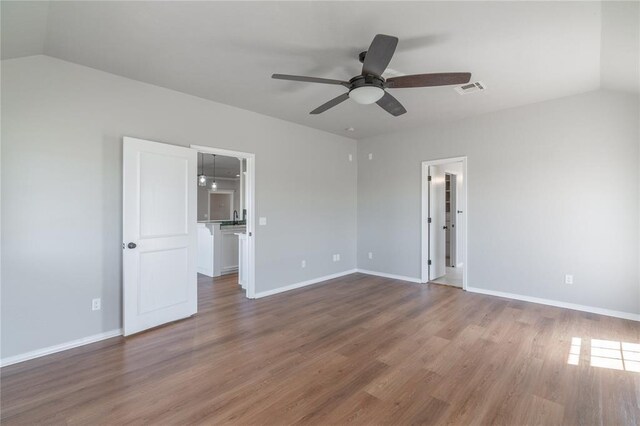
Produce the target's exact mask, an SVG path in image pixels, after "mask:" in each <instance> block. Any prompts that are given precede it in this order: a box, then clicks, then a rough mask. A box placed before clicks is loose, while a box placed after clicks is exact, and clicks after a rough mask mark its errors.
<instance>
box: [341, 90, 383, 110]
mask: <svg viewBox="0 0 640 426" xmlns="http://www.w3.org/2000/svg"><path fill="white" fill-rule="evenodd" d="M383 96H384V90H383V89H381V88H380V87H376V86H360V87H356V88H355V89H352V90H351V91H350V92H349V97H350V98H351V99H353V101H354V102H356V103H358V104H361V105H369V104H374V103H376V102H378V101H379V100H380V98H382V97H383Z"/></svg>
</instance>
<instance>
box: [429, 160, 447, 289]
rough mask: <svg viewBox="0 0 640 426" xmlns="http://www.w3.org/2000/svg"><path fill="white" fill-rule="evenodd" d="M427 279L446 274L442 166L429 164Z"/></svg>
mask: <svg viewBox="0 0 640 426" xmlns="http://www.w3.org/2000/svg"><path fill="white" fill-rule="evenodd" d="M429 176H430V177H431V180H430V182H429V217H430V218H431V222H430V223H429V261H430V264H429V279H430V280H433V279H436V278H438V277H441V276H443V275H444V274H446V271H447V269H446V264H445V263H446V259H445V250H446V248H445V237H446V235H445V228H444V227H445V179H444V167H443V166H429Z"/></svg>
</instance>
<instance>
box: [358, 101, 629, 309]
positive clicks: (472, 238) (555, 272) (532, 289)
mask: <svg viewBox="0 0 640 426" xmlns="http://www.w3.org/2000/svg"><path fill="white" fill-rule="evenodd" d="M470 96H471V95H470ZM480 96H482V95H480ZM639 139H640V135H639V107H638V95H637V94H636V95H630V94H625V93H616V92H609V91H597V92H591V93H587V94H583V95H578V96H572V97H568V98H563V99H557V100H553V101H548V102H543V103H538V104H534V105H529V106H524V107H519V108H513V109H509V110H505V111H501V112H496V113H492V114H487V115H484V116H478V117H474V118H470V119H466V120H462V121H457V122H451V123H443V124H440V125H437V126H432V127H426V128H423V129H418V130H411V131H407V132H403V133H394V134H393V135H385V136H377V137H372V138H369V139H365V140H361V141H359V142H358V267H359V268H362V269H368V270H375V271H380V272H384V273H388V274H397V275H403V276H409V277H415V278H418V277H420V163H421V161H423V160H434V159H441V158H449V157H459V156H468V170H467V176H466V178H467V183H468V187H467V188H468V205H467V208H466V214H467V216H468V229H467V232H468V258H467V259H465V262H466V263H467V265H468V275H469V276H468V279H469V281H468V283H469V286H471V287H479V288H483V289H489V290H494V291H501V292H507V293H513V294H519V295H525V296H534V297H539V298H546V299H552V300H556V301H563V302H570V303H575V304H580V305H586V306H592V307H600V308H605V309H611V310H617V311H622V312H627V313H635V314H637V313H640V283H639V277H638V273H639V270H638V256H639V248H638V243H639V242H638V232H639V229H638V226H639V224H638V217H639V216H640V211H639V206H638V204H639V193H640V188H639V172H638V169H639V166H640V162H639ZM369 153H373V160H368V155H369ZM370 251H372V252H374V258H373V259H372V260H370V259H368V257H367V253H368V252H370ZM565 274H573V275H574V282H575V283H574V284H573V285H565V284H564V275H565Z"/></svg>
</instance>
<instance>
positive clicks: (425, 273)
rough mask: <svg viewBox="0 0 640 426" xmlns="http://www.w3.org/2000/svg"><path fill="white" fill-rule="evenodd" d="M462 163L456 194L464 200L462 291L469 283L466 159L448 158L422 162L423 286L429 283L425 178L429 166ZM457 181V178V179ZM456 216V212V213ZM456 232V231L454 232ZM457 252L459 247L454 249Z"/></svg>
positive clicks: (421, 256) (427, 190)
mask: <svg viewBox="0 0 640 426" xmlns="http://www.w3.org/2000/svg"><path fill="white" fill-rule="evenodd" d="M457 162H462V194H457V196H458V197H459V198H458V199H459V200H460V199H462V200H464V203H463V204H464V206H465V207H464V208H465V210H466V211H465V212H463V215H464V216H463V218H462V221H463V222H464V235H463V243H464V250H463V253H464V262H463V264H462V289H463V290H466V289H467V287H468V282H469V273H468V269H469V268H468V265H469V249H468V247H469V244H468V239H469V237H468V236H469V226H468V223H469V220H468V218H469V205H468V203H467V186H468V182H469V178H468V177H467V157H466V156H464V157H450V158H441V159H437V160H426V161H423V162H422V165H421V169H422V175H421V176H422V180H421V187H422V220H421V222H420V229H421V231H420V233H421V250H420V271H421V279H420V281H421V282H422V283H423V284H424V283H427V282H429V266H428V265H427V262H426V259H428V258H429V225H428V223H427V221H428V220H429V182H427V177H428V176H429V166H438V165H443V164H449V163H457ZM457 178H458V179H459V176H458V177H457ZM456 214H457V212H456ZM457 222H458V223H459V221H457ZM456 232H457V231H456ZM456 249H457V250H459V249H460V248H459V247H456Z"/></svg>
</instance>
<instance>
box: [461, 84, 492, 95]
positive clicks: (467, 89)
mask: <svg viewBox="0 0 640 426" xmlns="http://www.w3.org/2000/svg"><path fill="white" fill-rule="evenodd" d="M486 88H487V86H485V85H484V83H483V82H481V81H476V82H475V83H467V84H464V85H462V86H458V87H454V89H455V91H456V92H458V93H460V94H461V95H466V94H467V93H473V92H480V91H482V90H485V89H486Z"/></svg>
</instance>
